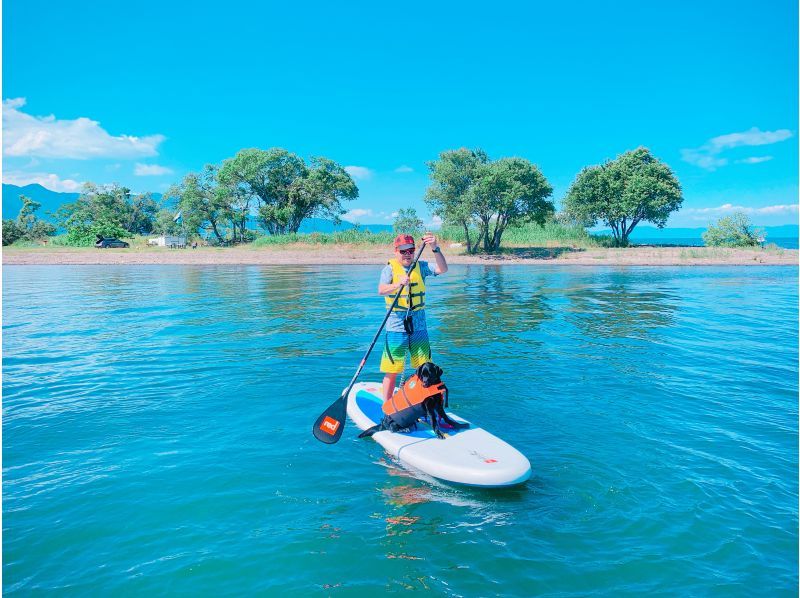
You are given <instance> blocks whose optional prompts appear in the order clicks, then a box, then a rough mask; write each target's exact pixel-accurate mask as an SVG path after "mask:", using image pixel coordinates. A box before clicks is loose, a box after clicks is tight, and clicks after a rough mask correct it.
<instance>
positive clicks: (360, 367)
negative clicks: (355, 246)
mask: <svg viewBox="0 0 800 598" xmlns="http://www.w3.org/2000/svg"><path fill="white" fill-rule="evenodd" d="M424 249H425V243H423V244H422V246H421V247H420V248H419V251H417V255H415V256H414V261H413V262H411V265H410V266H409V267H408V270H406V274H408V273H409V272H411V271H412V270H413V269H414V266H416V265H417V262H418V261H419V258H420V256H421V255H422V251H423V250H424ZM405 286H406V285H404V284H403V285H400V288H399V289H397V294H396V295H395V297H394V301H392V305H391V307H390V308H389V309H387V310H386V315H385V316H383V322H381V326H380V328H378V332H376V333H375V336H374V337H373V339H372V342H371V343H370V344H369V349H367V352H366V353H364V357H363V358H362V359H361V363H360V364H358V369H357V370H356V374H355V376H353V379H352V380H350V384H348V386H347V389H346V390H345V391H344V393H343V394H342V396H343V397H345V398H347V395H348V394H350V390H351V389H352V388H353V385H354V384H355V383H356V380H358V377H359V376H360V375H361V370H363V369H364V366H365V365H366V363H367V359H368V358H369V354H370V353H372V349H373V347H374V346H375V343H376V342H377V341H378V337H379V336H380V335H381V332H382V331H383V327H384V326H386V322H387V320H388V319H389V316H390V315H392V310H394V308H395V306H396V305H397V302H398V301H399V300H400V295H402V294H403V288H404V287H405Z"/></svg>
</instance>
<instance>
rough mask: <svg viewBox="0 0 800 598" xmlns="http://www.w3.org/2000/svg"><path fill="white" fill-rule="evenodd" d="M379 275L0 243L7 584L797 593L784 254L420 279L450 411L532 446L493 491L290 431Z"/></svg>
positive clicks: (352, 269)
mask: <svg viewBox="0 0 800 598" xmlns="http://www.w3.org/2000/svg"><path fill="white" fill-rule="evenodd" d="M380 270H381V265H380V264H377V265H376V266H374V267H370V266H337V267H321V266H296V267H286V266H276V267H249V266H248V267H219V268H213V267H171V266H169V267H136V268H131V267H122V266H120V267H116V266H109V267H56V268H51V267H41V268H39V267H36V268H25V267H8V268H4V272H3V273H4V276H3V338H2V342H3V443H4V446H3V467H4V469H3V515H4V517H3V526H4V528H3V547H2V548H3V575H4V584H6V585H4V593H9V594H13V593H20V594H23V593H24V594H28V593H31V591H33V590H35V589H37V590H44V591H47V590H53V589H60V590H62V591H66V592H70V593H76V594H80V593H92V592H95V593H98V592H99V593H103V594H117V593H119V594H147V593H163V592H164V589H165V588H168V591H169V592H170V593H175V594H188V595H194V594H203V593H215V594H216V593H243V594H263V595H299V594H314V593H321V592H320V590H322V593H325V594H327V593H332V592H338V591H340V590H341V591H342V592H343V593H347V594H351V595H367V594H370V593H375V591H376V590H378V591H380V590H382V589H383V590H387V591H389V592H393V591H397V590H402V589H422V590H425V589H429V590H433V591H434V592H436V593H437V594H443V595H462V596H480V595H493V594H502V593H504V592H505V593H507V594H514V593H516V594H517V595H539V594H551V595H554V594H559V595H564V596H584V595H587V594H592V593H599V594H604V595H617V594H647V593H656V594H658V593H663V592H664V588H670V592H672V593H675V594H681V595H706V594H708V593H713V592H714V591H717V592H719V593H734V594H735V593H741V594H747V595H757V594H768V595H775V594H781V593H787V594H788V593H790V592H793V591H795V589H796V586H797V504H798V503H797V500H798V499H797V475H796V472H797V467H798V462H797V460H798V455H797V373H798V372H797V360H798V354H797V353H798V344H797V338H798V337H797V269H796V268H791V267H786V268H590V267H586V268H582V267H571V268H558V267H552V266H548V267H528V266H525V267H516V266H506V267H483V266H463V267H458V266H453V267H452V268H451V270H450V272H448V273H447V274H446V275H445V276H442V277H440V278H436V279H434V280H431V281H430V285H429V286H430V290H429V295H430V297H429V301H428V305H429V307H430V309H429V314H428V322H429V333H430V337H431V343H432V349H433V356H434V360H435V361H436V362H437V363H439V365H441V366H442V367H443V368H444V370H445V380H446V382H447V384H448V388H449V389H450V399H451V407H452V410H453V411H455V412H456V413H458V414H460V415H462V416H464V417H466V418H467V419H470V420H473V421H475V422H477V423H480V424H481V425H482V426H483V427H484V428H486V429H487V430H488V431H490V432H492V433H494V434H497V435H499V436H501V437H502V438H504V439H505V440H507V441H509V442H510V443H511V444H513V445H514V446H515V447H516V448H518V449H519V450H520V451H521V452H523V453H524V454H525V455H526V456H528V457H529V459H530V460H531V463H532V466H533V477H532V479H531V480H530V481H529V482H528V483H527V484H525V485H524V486H523V487H520V488H515V489H508V490H491V491H490V490H470V489H465V488H459V487H451V486H447V485H444V484H441V483H437V482H435V481H434V480H430V479H427V478H425V477H423V476H417V475H412V474H411V473H409V472H408V471H406V470H405V469H403V468H402V467H401V466H400V465H399V464H397V463H395V462H394V461H392V460H390V459H388V458H387V457H386V456H385V454H384V452H383V450H382V449H381V448H380V447H379V446H378V445H376V443H375V442H374V441H372V440H359V439H357V438H356V430H355V428H354V426H353V425H352V423H350V424H348V426H347V428H346V429H345V433H344V436H343V438H342V441H341V442H340V443H339V444H338V445H335V446H333V447H331V446H327V445H322V444H321V443H318V442H317V441H316V440H314V439H313V438H312V437H311V435H310V433H309V430H310V425H311V422H313V420H314V419H315V418H316V416H317V415H319V413H320V411H321V410H322V409H324V408H325V407H327V406H328V405H329V404H330V403H331V402H332V401H333V400H334V399H336V398H337V397H338V396H339V395H340V393H341V391H342V388H343V387H344V386H345V385H346V384H347V382H348V381H349V380H350V378H351V376H352V375H353V373H354V371H355V369H356V367H357V365H358V363H359V360H360V359H361V357H362V356H363V353H364V351H365V349H366V347H367V345H368V344H369V342H370V340H371V339H372V336H373V334H374V333H375V331H376V329H377V326H378V324H379V323H380V321H381V319H382V317H383V315H384V309H385V304H384V301H383V299H382V298H381V297H379V296H378V295H377V292H376V291H377V284H378V277H379V273H380ZM379 357H380V355H379V351H376V352H375V353H373V355H372V356H371V358H370V360H369V361H368V363H367V364H366V368H365V370H364V372H363V374H362V377H361V380H362V381H369V380H379V379H380V377H381V374H380V372H379V371H378V363H379ZM698 514H701V515H702V516H699V515H698ZM687 522H688V523H687Z"/></svg>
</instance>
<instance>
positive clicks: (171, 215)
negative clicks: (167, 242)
mask: <svg viewBox="0 0 800 598" xmlns="http://www.w3.org/2000/svg"><path fill="white" fill-rule="evenodd" d="M153 232H154V233H157V234H159V235H177V234H179V233H180V232H181V224H180V223H179V222H178V221H177V220H176V219H175V211H174V210H170V209H169V208H162V209H160V210H159V211H158V212H156V217H155V219H154V221H153Z"/></svg>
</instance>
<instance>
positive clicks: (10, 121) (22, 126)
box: [3, 98, 165, 160]
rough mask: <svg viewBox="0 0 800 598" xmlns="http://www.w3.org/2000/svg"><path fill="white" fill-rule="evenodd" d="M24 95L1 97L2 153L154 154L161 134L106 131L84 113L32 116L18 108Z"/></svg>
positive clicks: (73, 156) (82, 156)
mask: <svg viewBox="0 0 800 598" xmlns="http://www.w3.org/2000/svg"><path fill="white" fill-rule="evenodd" d="M23 106H25V98H14V99H8V100H4V101H3V155H4V156H12V157H13V156H38V157H42V158H69V159H77V160H86V159H89V158H141V157H146V156H156V155H158V151H157V149H156V148H157V147H158V145H159V144H160V143H161V142H162V141H164V139H165V137H164V136H163V135H148V136H145V137H135V136H132V135H117V136H114V135H110V134H109V133H108V132H107V131H106V130H105V129H103V128H102V127H101V126H100V123H99V122H97V121H94V120H91V119H88V118H85V117H80V118H76V119H74V120H69V119H61V120H60V119H57V118H56V117H55V116H54V115H52V114H51V115H50V116H32V115H30V114H26V113H25V112H23V111H22V110H20V108H22V107H23Z"/></svg>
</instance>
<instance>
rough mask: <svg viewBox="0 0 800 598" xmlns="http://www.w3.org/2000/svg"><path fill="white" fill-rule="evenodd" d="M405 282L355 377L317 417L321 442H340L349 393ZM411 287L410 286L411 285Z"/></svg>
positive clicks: (418, 253) (315, 424)
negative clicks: (340, 394)
mask: <svg viewBox="0 0 800 598" xmlns="http://www.w3.org/2000/svg"><path fill="white" fill-rule="evenodd" d="M423 249H425V243H423V244H422V247H420V248H419V251H417V255H415V256H414V261H413V262H411V266H410V267H409V268H408V270H406V274H408V273H409V272H411V271H412V270H413V269H414V266H416V265H417V262H418V261H419V256H421V255H422V250H423ZM405 286H406V285H405V284H402V285H400V288H399V289H398V290H397V294H396V295H395V297H394V301H392V305H391V307H389V309H388V310H386V315H385V316H384V317H383V322H381V327H380V328H378V332H376V333H375V337H374V338H373V339H372V342H371V343H370V345H369V349H367V352H366V353H365V354H364V357H363V358H362V359H361V363H360V364H358V369H357V370H356V373H355V376H353V379H352V380H350V384H349V385H348V386H347V388H346V389H345V390H344V392H342V396H340V397H339V398H338V399H336V400H335V401H334V402H333V403H331V406H330V407H328V408H327V409H326V410H325V411H323V412H322V413H321V414H320V416H319V417H318V418H317V421H315V422H314V427H313V428H312V433H313V434H314V438H316V439H317V440H319V441H320V442H324V443H325V444H335V443H336V442H339V438H341V436H342V432H343V431H344V424H345V421H346V419H347V395H349V394H350V391H351V390H352V388H353V385H354V384H355V383H356V380H357V379H358V376H359V375H360V374H361V370H363V369H364V365H365V364H366V363H367V358H368V357H369V354H370V353H371V352H372V348H373V347H374V346H375V342H376V341H377V340H378V337H379V336H380V334H381V331H382V330H383V327H384V326H386V321H387V320H388V319H389V316H390V315H391V313H392V310H393V309H394V308H395V307H396V306H397V302H398V301H399V300H400V295H402V293H403V287H405ZM409 288H410V286H409Z"/></svg>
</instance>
